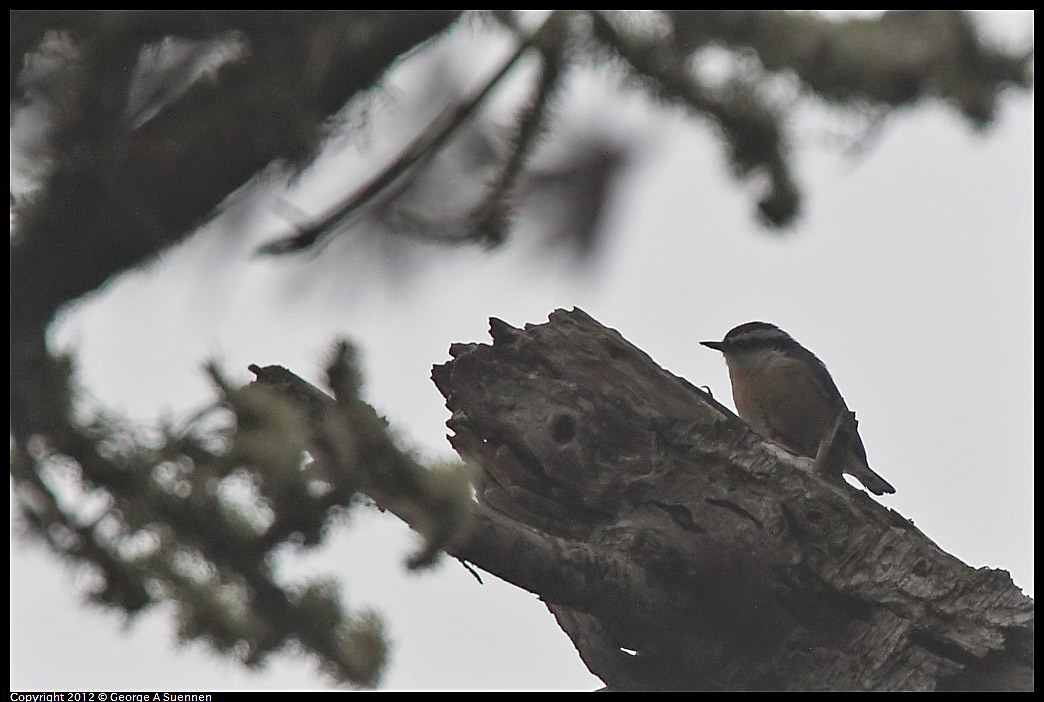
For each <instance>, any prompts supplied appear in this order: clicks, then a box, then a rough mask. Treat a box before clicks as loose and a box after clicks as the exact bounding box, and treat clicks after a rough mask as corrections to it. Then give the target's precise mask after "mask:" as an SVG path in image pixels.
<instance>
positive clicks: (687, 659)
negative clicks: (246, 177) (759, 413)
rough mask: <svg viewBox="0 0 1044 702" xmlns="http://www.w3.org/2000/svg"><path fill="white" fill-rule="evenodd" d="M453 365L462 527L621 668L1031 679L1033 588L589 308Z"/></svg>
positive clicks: (586, 652) (756, 684) (841, 685)
mask: <svg viewBox="0 0 1044 702" xmlns="http://www.w3.org/2000/svg"><path fill="white" fill-rule="evenodd" d="M490 331H491V334H492V336H493V340H494V341H493V343H492V344H491V345H490V344H457V345H454V346H453V347H452V348H451V349H450V354H451V356H452V357H453V358H452V360H450V361H449V362H447V363H445V364H443V365H440V366H436V367H435V368H434V369H433V372H432V377H433V379H434V381H435V383H436V385H437V386H438V387H439V390H440V391H441V392H442V393H443V395H444V396H445V397H446V404H447V406H448V407H449V409H450V410H451V411H452V413H453V414H452V418H451V419H450V420H449V422H448V426H449V427H450V428H451V429H452V430H453V432H454V435H453V436H452V437H451V439H450V440H451V442H452V444H453V446H454V448H456V449H457V451H458V452H459V453H460V454H461V455H462V456H464V457H465V458H467V459H469V460H471V461H473V462H475V463H476V464H478V465H479V466H481V469H482V479H481V482H480V484H479V485H477V486H476V499H477V501H478V504H477V505H476V508H475V512H476V515H477V518H476V527H475V529H474V530H473V531H472V532H471V534H470V536H469V537H468V538H467V539H465V540H463V541H462V542H460V543H459V544H458V545H457V546H455V547H454V548H451V549H449V550H450V551H451V553H453V554H454V555H456V556H458V557H460V558H462V559H465V560H468V561H470V562H472V563H474V564H476V565H478V566H479V567H481V568H484V569H485V570H488V571H490V572H492V573H494V574H496V575H499V576H500V577H503V578H504V579H506V580H509V581H510V582H513V583H515V584H516V585H519V586H520V587H523V588H525V589H527V590H530V591H532V592H534V593H536V594H537V595H539V596H541V598H542V599H544V601H545V602H547V604H548V607H549V609H550V610H551V611H552V612H553V613H554V615H555V617H556V618H557V620H558V622H559V624H560V625H561V626H562V628H563V629H564V630H565V631H566V633H567V634H568V635H569V636H570V638H571V639H572V640H573V642H574V644H575V645H576V647H577V650H578V651H579V653H580V656H581V657H582V658H583V660H584V662H585V663H586V664H587V666H588V667H589V668H590V669H591V671H592V672H593V673H594V674H596V675H598V676H599V677H600V678H602V680H603V681H605V683H606V684H607V686H608V687H609V688H610V689H664V688H667V689H721V690H740V689H791V690H933V689H955V688H962V689H1030V688H1032V680H1033V678H1032V666H1033V602H1032V600H1030V599H1029V598H1027V597H1025V596H1023V595H1022V593H1021V592H1020V591H1019V589H1018V588H1016V587H1015V586H1014V585H1013V584H1012V582H1011V579H1010V577H1009V576H1008V574H1007V573H1005V572H1003V571H995V570H990V569H987V568H980V569H977V570H976V569H974V568H971V567H969V566H967V565H965V564H963V563H961V562H960V561H958V560H957V559H956V558H954V557H952V556H950V555H948V554H946V553H944V552H943V551H941V550H940V549H939V548H938V547H937V546H936V545H935V544H934V543H932V542H931V541H930V540H929V539H928V538H927V537H925V536H924V534H922V533H921V532H920V531H919V530H918V529H916V528H915V527H914V526H913V524H912V523H911V522H909V521H907V520H905V519H904V518H903V517H901V516H900V515H899V514H897V513H895V512H893V511H892V510H889V509H887V508H885V507H883V506H881V505H880V504H878V503H877V502H875V501H874V500H873V499H871V498H870V497H869V496H868V495H866V494H865V493H864V492H862V491H860V490H858V489H856V488H854V487H851V486H849V485H847V484H846V483H843V482H840V481H839V480H838V479H837V478H836V476H831V475H826V474H822V473H817V472H816V471H814V470H813V469H812V461H811V460H809V459H806V458H798V457H793V456H790V455H788V454H786V453H784V452H782V451H780V450H779V449H778V448H777V447H774V446H772V445H769V444H766V443H765V442H764V441H762V440H761V439H760V438H759V437H758V436H757V435H756V434H755V433H754V432H753V431H751V430H750V429H749V428H747V426H746V425H745V424H744V423H743V422H742V421H741V420H740V419H739V418H737V417H736V416H735V415H733V414H732V413H731V412H729V411H728V410H727V409H725V408H724V407H722V406H721V405H719V404H718V403H717V402H715V401H714V400H713V399H712V398H711V397H710V396H709V395H708V394H706V393H704V392H702V391H700V390H698V389H697V388H695V387H694V386H693V385H691V384H690V383H688V382H687V381H685V380H683V379H682V378H679V377H677V376H674V375H672V374H671V373H669V372H667V371H665V370H663V369H662V368H660V367H659V366H657V365H656V363H655V362H654V361H653V360H652V359H651V358H650V357H649V356H648V355H647V354H645V353H644V352H642V351H641V350H640V349H638V348H636V347H635V346H633V345H632V344H630V343H628V342H627V341H626V340H625V339H624V338H623V337H622V336H621V335H620V334H619V332H617V331H615V330H613V329H609V328H606V327H604V326H602V325H601V324H599V323H598V322H596V321H595V320H594V319H592V318H591V317H590V316H588V315H587V314H585V313H584V312H582V311H580V310H579V309H574V310H573V311H571V312H567V311H564V310H557V311H555V312H554V313H552V314H551V316H550V318H549V320H548V322H547V323H546V324H539V325H526V327H525V328H523V329H517V328H515V327H512V326H510V325H508V324H506V323H505V322H502V321H500V320H497V319H493V320H490Z"/></svg>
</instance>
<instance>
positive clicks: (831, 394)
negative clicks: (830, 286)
mask: <svg viewBox="0 0 1044 702" xmlns="http://www.w3.org/2000/svg"><path fill="white" fill-rule="evenodd" d="M700 344H701V345H702V346H706V347H708V348H711V349H714V350H715V351H720V352H721V353H722V354H723V355H724V356H725V364H726V365H727V366H728V369H729V379H730V380H731V382H732V399H733V401H734V402H735V404H736V411H737V412H738V413H739V416H740V417H741V418H742V419H743V420H744V421H745V422H747V424H749V425H750V426H751V428H753V429H754V431H756V432H757V433H759V434H761V435H762V436H764V437H765V438H768V439H770V440H772V441H775V442H777V443H779V444H782V445H783V446H785V447H786V448H788V449H790V450H791V451H793V452H794V453H797V454H799V455H802V456H808V457H810V458H815V456H816V453H817V452H818V451H819V445H820V442H821V441H822V439H823V438H824V436H825V435H826V434H827V432H829V431H831V430H832V428H833V426H834V423H835V422H836V421H837V419H838V415H839V414H841V413H843V412H844V413H848V412H849V409H848V405H846V404H845V400H844V398H843V397H841V393H840V391H838V389H837V385H835V384H834V379H833V378H832V377H830V372H829V371H828V370H827V367H826V366H825V365H824V364H823V362H822V361H820V360H819V358H817V357H816V355H815V354H814V353H812V352H811V351H809V350H808V349H806V348H805V347H804V346H802V345H801V344H799V343H798V342H797V341H795V340H794V338H793V337H792V336H790V334H788V333H786V332H785V331H783V330H782V329H780V328H779V327H777V326H776V325H774V324H769V323H768V322H747V323H745V324H741V325H739V326H738V327H735V328H733V329H731V330H730V331H729V332H728V333H727V334H726V335H725V338H723V339H722V340H721V341H701V342H700ZM847 454H848V455H846V456H844V457H843V463H842V472H844V473H848V474H849V475H851V476H853V477H854V478H856V480H858V481H859V482H860V483H862V484H863V486H864V487H866V489H867V490H869V491H870V492H872V493H874V494H875V495H883V494H886V493H894V492H895V488H894V487H892V486H891V485H890V484H889V483H888V481H886V480H885V479H884V478H882V477H881V476H880V475H878V474H877V473H875V472H874V471H873V470H872V469H871V468H870V465H869V464H868V462H867V459H866V448H865V447H864V446H863V440H862V439H861V438H860V436H859V432H858V430H856V429H855V428H854V427H853V431H852V437H851V441H850V446H849V449H848V451H847Z"/></svg>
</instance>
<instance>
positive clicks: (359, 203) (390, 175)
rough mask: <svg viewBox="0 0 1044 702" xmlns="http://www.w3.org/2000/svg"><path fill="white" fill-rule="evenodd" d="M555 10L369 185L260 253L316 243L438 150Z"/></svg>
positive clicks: (548, 23)
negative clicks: (495, 69)
mask: <svg viewBox="0 0 1044 702" xmlns="http://www.w3.org/2000/svg"><path fill="white" fill-rule="evenodd" d="M554 17H555V13H552V14H551V16H549V17H548V18H547V19H546V20H544V23H543V24H542V25H541V26H540V28H539V29H537V30H536V31H535V32H534V33H532V34H531V35H529V36H528V37H523V38H522V39H521V41H520V42H519V45H518V48H516V49H515V52H514V53H513V54H512V55H511V56H510V57H509V58H508V59H507V60H506V61H505V62H504V64H503V65H502V66H501V67H500V69H499V70H498V71H497V72H496V73H494V74H493V76H492V77H490V79H489V80H487V81H486V83H485V85H483V86H482V88H480V89H479V90H478V91H477V92H476V93H475V94H474V95H472V96H471V97H470V98H468V99H467V100H465V101H463V102H461V103H459V104H457V105H455V106H453V107H450V108H448V109H446V110H444V111H443V112H442V113H441V114H440V115H439V116H438V117H436V118H435V119H434V120H433V121H432V123H431V124H430V125H428V128H427V129H425V130H424V131H423V132H421V133H420V135H419V136H417V138H416V139H414V140H413V141H412V142H411V143H410V144H408V145H407V146H406V148H404V149H403V150H402V151H401V152H399V155H398V156H397V157H396V158H395V160H393V161H392V162H391V163H390V164H388V166H387V167H386V168H385V169H384V170H382V171H381V172H380V173H378V174H377V176H376V177H374V178H373V179H372V180H370V181H369V182H368V183H367V184H366V185H364V186H363V187H362V188H360V189H359V190H357V191H356V192H355V193H353V194H352V195H351V196H349V197H348V198H347V199H346V200H343V201H342V202H341V203H340V204H339V205H337V206H336V207H335V208H334V209H333V210H332V211H331V212H330V214H328V215H326V216H324V217H322V218H321V219H320V220H318V221H316V222H314V223H312V224H308V225H305V226H304V227H303V228H301V229H300V230H299V231H298V233H297V234H296V235H294V236H291V237H286V238H283V239H277V240H275V241H272V242H269V243H267V244H265V245H264V246H262V247H261V248H260V249H258V253H260V254H282V253H290V252H293V251H300V250H302V249H306V248H309V247H311V246H313V245H315V244H316V243H317V242H318V241H319V240H321V239H323V238H325V237H326V236H328V235H329V234H330V233H331V232H333V231H335V230H336V229H337V228H338V227H340V226H341V225H343V224H344V223H345V222H346V221H347V220H348V218H349V217H351V216H352V215H353V214H355V212H356V211H358V210H359V208H361V207H363V206H364V205H366V204H367V203H369V202H370V201H371V200H373V198H374V197H376V196H377V195H378V194H380V193H381V192H382V191H383V190H384V189H385V188H387V187H388V186H389V185H391V184H392V183H394V182H395V181H396V180H398V179H399V177H401V176H402V175H403V174H404V173H405V172H407V171H408V170H410V168H411V167H412V166H414V165H415V164H416V163H418V162H419V161H420V160H421V159H423V158H425V156H427V155H428V154H430V153H433V152H435V151H436V150H438V149H439V148H441V147H442V145H443V144H444V143H445V142H446V141H447V140H448V139H449V138H450V137H451V136H452V135H453V133H454V132H456V131H457V129H459V128H460V127H461V125H463V124H464V123H465V122H466V121H467V119H468V118H469V117H470V116H471V115H472V113H474V112H475V109H476V108H477V107H478V106H479V105H480V104H481V103H482V101H483V100H485V99H486V97H487V96H488V95H489V94H490V93H491V92H492V91H493V88H495V87H496V86H497V84H498V83H499V82H500V81H501V80H503V78H504V76H506V75H507V74H508V73H510V72H511V69H512V68H514V66H515V64H516V63H517V62H518V60H519V59H520V58H522V56H523V55H524V54H525V53H526V51H528V50H529V49H530V48H531V47H532V46H533V45H534V44H535V42H536V41H537V40H538V38H539V37H541V36H542V35H543V33H544V30H545V28H546V27H548V26H549V25H550V23H551V22H552V20H553V18H554Z"/></svg>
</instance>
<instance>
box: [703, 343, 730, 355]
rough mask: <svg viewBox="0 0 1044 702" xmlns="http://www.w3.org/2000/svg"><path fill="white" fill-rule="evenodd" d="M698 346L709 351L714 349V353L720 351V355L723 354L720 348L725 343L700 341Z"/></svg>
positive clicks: (723, 350)
mask: <svg viewBox="0 0 1044 702" xmlns="http://www.w3.org/2000/svg"><path fill="white" fill-rule="evenodd" d="M700 346H706V347H707V348H709V349H714V350H715V351H721V352H722V353H724V352H725V349H724V348H722V347H723V346H725V342H724V341H701V342H700Z"/></svg>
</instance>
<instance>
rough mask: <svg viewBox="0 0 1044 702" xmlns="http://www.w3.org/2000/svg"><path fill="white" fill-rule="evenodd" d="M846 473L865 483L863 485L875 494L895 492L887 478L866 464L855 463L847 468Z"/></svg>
mask: <svg viewBox="0 0 1044 702" xmlns="http://www.w3.org/2000/svg"><path fill="white" fill-rule="evenodd" d="M845 472H846V473H848V474H849V475H851V476H852V477H853V478H855V479H856V480H858V481H859V482H861V483H862V484H863V486H864V487H865V488H866V489H867V490H869V491H870V492H872V493H874V494H875V495H884V494H886V493H887V494H891V493H893V492H895V488H894V487H892V486H891V485H890V484H889V482H888V481H887V480H885V479H884V478H882V477H881V476H880V475H878V474H877V473H875V472H874V471H873V470H872V469H871V468H870V466H868V465H866V464H859V463H853V464H852V465H850V466H849V467H848V469H847V470H845Z"/></svg>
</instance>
